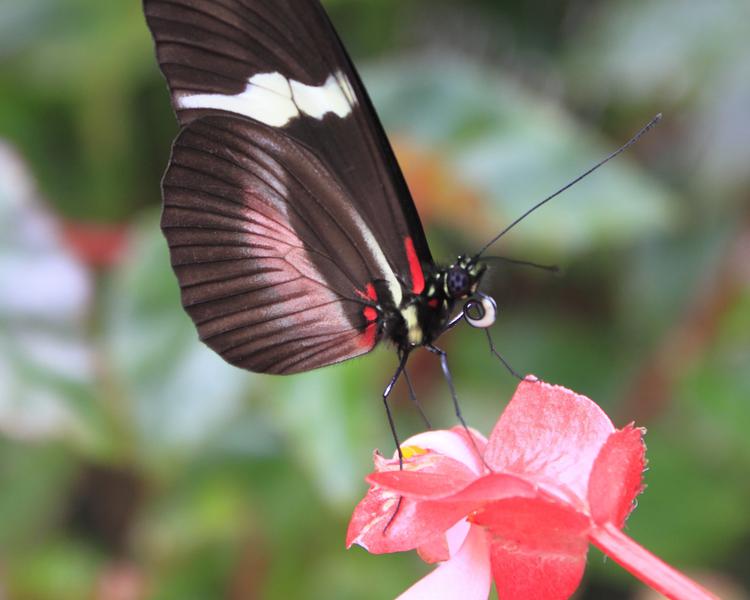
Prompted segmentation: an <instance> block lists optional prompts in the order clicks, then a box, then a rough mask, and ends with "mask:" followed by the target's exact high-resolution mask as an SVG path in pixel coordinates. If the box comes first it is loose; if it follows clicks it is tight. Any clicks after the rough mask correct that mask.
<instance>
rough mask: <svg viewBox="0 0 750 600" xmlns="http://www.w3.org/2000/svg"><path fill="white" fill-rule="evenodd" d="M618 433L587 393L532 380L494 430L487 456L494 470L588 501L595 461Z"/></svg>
mask: <svg viewBox="0 0 750 600" xmlns="http://www.w3.org/2000/svg"><path fill="white" fill-rule="evenodd" d="M614 431H615V428H614V426H613V425H612V422H611V421H610V420H609V417H607V415H606V414H605V413H604V412H603V411H602V410H601V409H600V408H599V407H598V406H597V405H596V404H595V403H594V402H592V401H591V400H589V399H588V398H586V397H585V396H580V395H578V394H576V393H574V392H572V391H570V390H568V389H566V388H564V387H560V386H553V385H550V384H548V383H543V382H540V381H530V380H528V379H527V380H525V381H522V382H521V383H520V384H519V385H518V388H517V389H516V393H515V394H514V395H513V398H512V400H511V401H510V403H509V404H508V406H507V408H506V409H505V411H504V412H503V414H502V416H501V417H500V420H499V421H498V422H497V425H496V426H495V429H494V430H493V431H492V435H491V436H490V440H489V443H488V445H487V450H486V452H485V460H486V461H487V464H488V465H489V466H490V467H491V468H492V469H493V470H494V471H506V472H512V473H518V474H522V475H524V476H526V477H531V478H534V479H536V480H537V481H538V482H539V483H544V482H551V483H553V484H555V485H556V486H557V487H563V488H567V489H569V490H570V491H572V492H573V493H574V494H575V495H576V496H577V497H578V498H579V499H580V500H581V501H585V500H586V498H587V485H588V481H589V475H590V473H591V468H592V466H593V464H594V460H595V459H596V457H597V455H598V454H599V451H600V450H601V448H602V446H603V445H604V443H605V442H606V440H607V438H608V437H609V435H610V434H611V433H612V432H614Z"/></svg>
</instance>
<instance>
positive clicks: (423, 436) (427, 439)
mask: <svg viewBox="0 0 750 600" xmlns="http://www.w3.org/2000/svg"><path fill="white" fill-rule="evenodd" d="M469 431H470V432H471V436H472V438H473V440H472V439H469V437H468V435H467V434H466V431H465V430H464V428H463V427H454V428H453V429H451V430H449V431H446V430H438V431H426V432H424V433H419V434H417V435H414V436H412V437H410V438H409V439H408V440H406V441H405V442H404V443H403V444H401V445H402V446H418V447H421V448H424V449H426V450H432V451H433V452H435V453H437V454H442V455H443V456H448V457H450V458H453V459H455V460H457V461H460V462H462V463H463V464H464V465H466V466H467V467H469V468H470V469H472V470H473V471H474V472H475V473H476V474H480V473H482V472H483V471H484V470H485V468H484V464H483V463H482V457H481V455H482V454H483V453H484V449H485V447H486V446H487V438H485V437H484V436H483V435H482V434H481V433H479V432H478V431H476V430H475V429H469ZM477 451H479V454H477Z"/></svg>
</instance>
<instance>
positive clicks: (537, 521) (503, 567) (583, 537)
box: [347, 379, 714, 600]
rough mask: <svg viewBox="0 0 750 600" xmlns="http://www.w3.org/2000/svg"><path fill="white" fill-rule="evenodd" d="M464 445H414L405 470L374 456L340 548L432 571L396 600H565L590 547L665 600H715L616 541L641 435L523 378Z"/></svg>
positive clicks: (454, 434) (407, 447)
mask: <svg viewBox="0 0 750 600" xmlns="http://www.w3.org/2000/svg"><path fill="white" fill-rule="evenodd" d="M472 437H473V441H472V440H471V439H470V438H469V437H468V435H467V433H466V432H465V431H464V430H463V428H454V429H452V430H450V431H430V432H427V433H422V434H420V435H417V436H414V437H412V438H410V439H409V440H407V441H406V442H405V443H404V444H403V446H402V450H403V451H404V455H405V457H406V460H405V461H404V469H403V470H400V469H399V464H398V460H397V459H391V460H387V459H385V458H383V457H382V456H380V455H379V454H377V453H376V454H375V457H374V459H375V472H374V473H372V474H371V475H370V476H369V477H368V478H367V481H368V482H369V483H370V484H371V488H370V490H369V492H368V493H367V495H366V496H365V498H364V499H363V500H362V501H361V502H360V503H359V505H358V506H357V508H356V509H355V511H354V514H353V516H352V520H351V522H350V524H349V532H348V534H347V546H348V547H350V546H351V545H353V544H358V545H360V546H362V547H364V548H365V549H366V550H368V551H369V552H372V553H376V554H380V553H387V552H397V551H403V550H412V549H416V550H417V551H418V552H419V555H420V556H421V557H422V559H423V560H425V561H426V562H429V563H440V565H439V566H438V567H437V568H436V569H435V570H434V571H432V572H431V573H430V574H429V575H427V576H426V577H424V578H423V579H421V580H420V581H418V582H417V583H415V584H414V585H413V586H412V587H411V588H409V589H408V590H407V591H406V592H404V593H403V594H402V595H401V596H399V598H400V599H401V600H416V599H426V598H429V599H431V600H441V599H446V600H447V599H453V598H461V599H462V600H485V599H486V598H487V597H488V596H489V592H490V586H491V583H492V580H493V579H494V581H495V585H496V587H497V590H498V595H499V596H500V598H502V599H503V600H516V599H519V600H520V599H527V598H536V599H540V600H547V599H549V600H552V599H558V598H560V599H562V598H569V597H570V596H571V595H572V594H573V592H575V590H576V589H577V587H578V585H579V584H580V581H581V578H582V576H583V571H584V568H585V564H586V554H587V551H588V545H589V543H593V544H595V545H596V546H598V547H599V548H600V549H601V550H602V551H603V552H605V553H606V554H608V555H609V556H611V557H612V558H613V559H614V560H615V561H617V562H618V563H620V564H622V565H623V566H624V567H625V568H627V569H628V570H630V571H631V572H632V573H633V574H635V575H636V576H637V577H639V578H640V579H642V580H643V581H645V582H646V583H648V584H649V585H651V586H652V587H653V588H654V589H656V590H658V591H660V592H661V593H663V594H665V595H667V596H668V597H671V598H692V599H699V598H714V596H712V595H711V594H710V593H709V592H707V591H705V590H703V589H702V588H700V587H699V586H698V585H697V584H695V583H694V582H692V581H690V580H689V579H687V578H686V577H685V576H684V575H682V574H680V573H679V572H677V571H675V570H674V569H672V568H671V567H669V566H668V565H666V564H665V563H663V562H662V561H661V560H659V559H658V558H656V557H655V556H653V555H652V554H650V553H648V552H647V551H646V550H645V549H643V548H642V547H640V546H639V545H638V544H636V543H635V542H634V541H632V540H631V539H630V538H628V537H627V536H625V535H624V534H623V533H622V531H621V529H622V527H623V526H624V524H625V520H626V518H627V516H628V515H629V513H630V511H631V510H632V508H633V506H634V500H635V498H636V496H637V495H638V494H639V493H640V492H641V490H642V487H643V486H642V472H643V469H644V466H645V446H644V444H643V430H641V429H637V428H634V427H633V426H632V425H629V426H627V427H625V428H623V429H619V430H618V429H615V427H614V426H613V425H612V422H611V421H610V419H609V418H608V417H607V415H606V414H605V413H604V412H603V411H602V410H601V409H600V408H599V407H598V406H597V405H596V404H595V403H594V402H592V401H591V400H589V399H588V398H586V397H584V396H580V395H578V394H575V393H574V392H571V391H570V390H567V389H565V388H562V387H558V386H552V385H549V384H546V383H542V382H539V381H532V380H530V379H527V380H526V381H523V382H522V383H521V384H520V385H519V386H518V389H517V390H516V393H515V395H514V396H513V399H512V400H511V402H510V403H509V404H508V406H507V408H506V409H505V411H504V412H503V414H502V416H501V417H500V420H499V421H498V422H497V424H496V425H495V428H494V430H493V431H492V434H491V435H490V439H489V441H487V440H486V439H485V438H484V437H483V436H482V435H481V434H479V433H478V432H476V431H472ZM399 499H401V500H400V505H399ZM397 506H398V511H397V512H396V510H397ZM394 514H395V516H394Z"/></svg>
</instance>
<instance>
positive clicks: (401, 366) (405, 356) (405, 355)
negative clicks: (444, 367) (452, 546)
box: [383, 351, 424, 535]
mask: <svg viewBox="0 0 750 600" xmlns="http://www.w3.org/2000/svg"><path fill="white" fill-rule="evenodd" d="M399 358H400V360H399V363H398V367H397V368H396V372H395V373H394V374H393V377H391V381H390V382H389V383H388V385H387V386H386V388H385V390H384V391H383V404H384V405H385V414H386V415H387V416H388V425H390V427H391V435H392V436H393V441H394V442H395V443H396V451H397V452H398V467H399V469H400V470H402V471H403V469H404V455H403V453H402V452H401V442H400V441H399V439H398V433H397V432H396V424H395V422H394V421H393V414H391V407H390V405H389V404H388V396H390V395H391V392H392V391H393V386H395V385H396V382H397V381H398V378H399V377H400V376H401V373H403V374H404V377H406V381H407V383H408V385H409V395H410V396H411V398H412V401H413V402H415V403H416V405H417V407H418V408H419V411H420V413H422V409H421V408H420V407H419V403H418V402H417V397H416V395H415V394H414V389H413V388H412V386H411V381H409V375H408V374H407V373H406V361H407V360H409V352H408V351H405V352H401V353H399ZM422 416H423V417H424V413H422ZM403 501H404V497H403V496H399V497H398V502H397V503H396V509H395V510H394V511H393V514H392V515H391V517H390V519H388V522H387V523H386V524H385V527H383V535H385V534H386V532H387V531H388V528H389V527H390V526H391V523H393V521H394V519H395V518H396V516H397V515H398V513H399V511H400V510H401V504H402V503H403Z"/></svg>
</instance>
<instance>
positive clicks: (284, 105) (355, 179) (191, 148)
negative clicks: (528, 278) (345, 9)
mask: <svg viewBox="0 0 750 600" xmlns="http://www.w3.org/2000/svg"><path fill="white" fill-rule="evenodd" d="M144 10H145V13H146V17H147V21H148V24H149V26H150V28H151V31H152V33H153V35H154V39H155V41H156V49H157V56H158V59H159V64H160V67H161V69H162V72H163V73H164V75H165V77H166V79H167V82H168V84H169V87H170V92H171V95H172V104H173V107H174V109H175V111H176V113H177V116H178V120H179V121H180V123H181V125H183V131H182V132H181V134H180V136H179V137H178V139H177V141H176V142H175V147H174V151H173V156H172V160H171V162H170V166H169V168H168V171H167V174H166V175H165V179H164V186H163V187H164V200H165V210H164V216H163V221H162V226H163V229H164V232H165V234H166V236H167V239H168V242H169V245H170V249H171V253H172V261H173V265H174V267H175V272H176V273H177V276H178V279H179V281H180V284H181V288H182V290H183V292H182V293H183V303H184V305H185V307H186V309H187V311H188V312H189V313H190V315H191V316H192V318H193V319H194V321H195V322H196V325H197V326H198V329H199V332H200V334H201V337H202V339H204V340H205V341H206V342H207V343H208V344H209V345H210V346H211V347H212V348H214V349H215V350H217V351H218V352H219V353H221V354H222V356H224V358H226V359H227V360H228V361H229V362H232V363H233V364H236V365H239V366H242V367H244V368H247V369H250V370H253V371H262V372H296V371H303V370H308V369H311V368H315V367H318V366H323V365H326V364H330V363H333V362H338V361H341V360H345V359H347V358H351V357H353V356H356V355H358V354H362V353H364V352H367V351H369V350H370V349H372V347H373V346H374V345H375V343H377V340H378V338H379V336H380V335H381V333H382V325H383V324H382V323H381V322H380V319H379V317H380V315H379V314H378V313H377V311H375V309H374V308H373V306H374V305H376V304H378V303H382V302H384V301H387V302H391V303H394V304H395V305H398V303H399V302H400V300H401V297H402V294H403V290H406V291H407V292H408V291H413V292H421V291H422V287H423V286H424V277H423V275H422V269H423V267H424V266H427V265H430V264H431V263H432V259H431V256H430V253H429V249H428V246H427V243H426V240H425V237H424V233H423V230H422V226H421V223H420V221H419V217H418V215H417V213H416V209H415V207H414V204H413V201H412V199H411V197H410V195H409V192H408V189H407V187H406V184H405V182H404V180H403V177H402V175H401V172H400V170H399V168H398V165H397V163H396V160H395V158H394V156H393V152H392V150H391V148H390V145H389V143H388V140H387V138H386V136H385V134H384V132H383V129H382V126H381V125H380V122H379V120H378V119H377V116H376V115H375V112H374V110H373V108H372V104H371V102H370V99H369V97H368V96H367V93H366V91H365V90H364V87H363V86H362V84H361V82H360V79H359V77H358V75H357V73H356V71H355V70H354V68H353V66H352V64H351V61H350V60H349V58H348V56H347V54H346V52H345V50H344V48H343V46H342V45H341V43H340V41H339V39H338V37H337V35H336V33H335V31H334V29H333V27H332V26H331V24H330V22H329V20H328V18H327V16H326V14H325V12H324V11H323V9H322V7H321V6H320V4H319V3H318V2H317V0H145V1H144Z"/></svg>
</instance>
